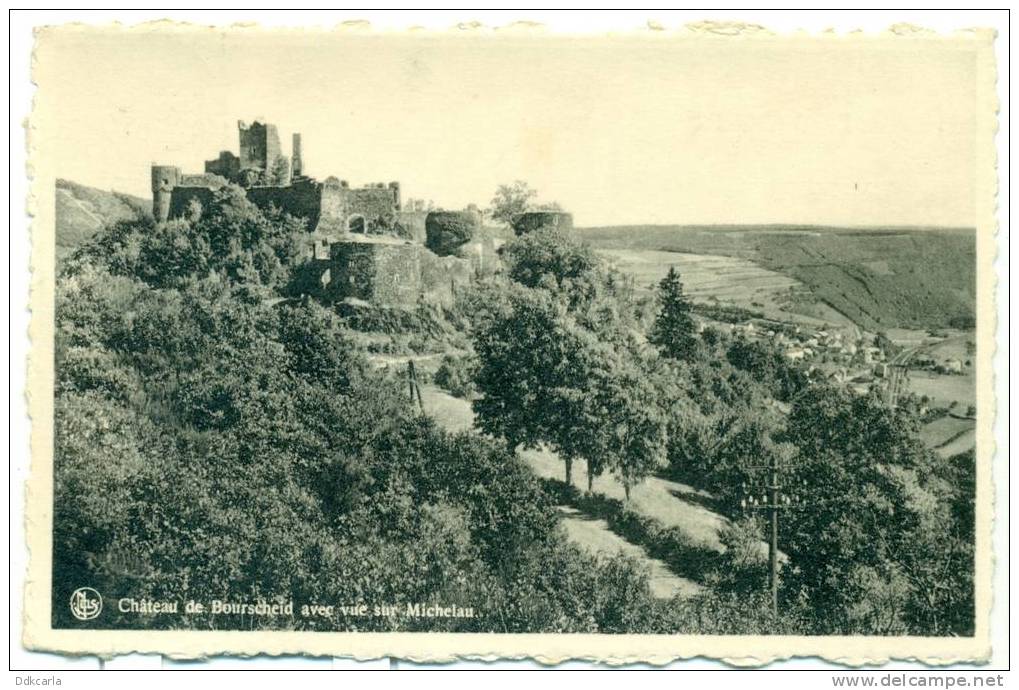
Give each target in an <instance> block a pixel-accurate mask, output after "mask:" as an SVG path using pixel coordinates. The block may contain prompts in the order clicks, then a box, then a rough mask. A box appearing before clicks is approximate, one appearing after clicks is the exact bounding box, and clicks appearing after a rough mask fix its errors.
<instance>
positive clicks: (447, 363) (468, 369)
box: [435, 355, 478, 399]
mask: <svg viewBox="0 0 1019 690" xmlns="http://www.w3.org/2000/svg"><path fill="white" fill-rule="evenodd" d="M477 371H478V360H477V358H476V357H474V356H457V355H445V356H444V357H443V358H442V363H441V364H440V365H439V368H438V370H437V371H436V372H435V383H436V384H438V385H439V386H441V387H442V388H444V389H445V390H447V391H449V393H450V394H451V395H455V396H456V397H458V398H466V399H469V398H470V397H471V396H472V395H473V394H474V392H475V391H476V390H477V389H476V386H475V385H474V376H475V374H477Z"/></svg>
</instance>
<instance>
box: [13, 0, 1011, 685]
mask: <svg viewBox="0 0 1019 690" xmlns="http://www.w3.org/2000/svg"><path fill="white" fill-rule="evenodd" d="M111 29H112V30H118V31H124V32H125V33H142V32H146V31H175V32H187V31H200V32H220V33H222V32H253V31H260V32H261V31H265V32H267V33H270V34H284V33H296V32H298V31H308V32H309V33H312V34H313V35H315V36H321V35H325V34H326V33H327V32H349V33H354V34H364V33H372V34H377V35H381V36H406V35H411V36H414V37H417V36H428V37H431V38H441V39H447V38H448V39H450V40H457V39H458V38H460V37H463V36H465V35H466V36H470V37H486V38H487V37H491V40H499V38H501V37H504V36H505V37H509V36H534V37H536V38H541V39H549V40H552V39H556V38H563V37H568V36H571V35H583V36H591V35H592V34H568V33H562V32H549V31H547V30H546V28H545V27H544V26H543V25H542V24H540V23H535V22H517V23H513V24H510V25H506V26H503V27H498V28H493V27H486V26H485V25H483V24H480V23H478V22H465V23H462V24H459V25H457V26H456V27H455V28H453V29H451V30H449V31H447V32H437V31H434V30H430V29H423V28H419V27H415V28H413V29H411V30H408V31H406V32H399V31H389V30H385V31H376V30H374V29H373V28H372V27H371V25H370V24H369V23H368V22H363V21H349V22H343V23H341V24H339V25H337V26H335V27H332V28H329V29H325V28H321V27H311V28H310V29H298V28H287V27H280V28H276V27H273V28H269V29H262V28H259V27H257V25H251V24H234V25H231V26H226V27H215V26H198V25H193V24H186V23H182V22H174V21H170V20H160V21H156V22H151V21H148V22H141V23H137V24H134V25H130V26H127V25H124V24H116V25H112V26H107V27H92V26H87V25H85V24H72V25H64V26H62V27H47V28H45V29H42V30H38V29H37V31H36V44H35V46H34V48H33V59H32V76H33V81H34V82H35V83H36V85H37V87H38V82H39V81H42V82H43V83H45V76H44V77H43V78H42V79H40V78H39V75H40V73H41V72H42V71H43V67H41V66H40V65H39V63H38V61H37V53H36V52H35V51H37V50H38V46H39V41H40V40H43V39H44V38H45V37H47V36H52V35H54V33H55V32H60V31H103V30H111ZM604 35H605V36H607V37H610V38H612V39H651V40H678V41H695V40H696V41H716V42H719V41H734V40H737V41H739V42H740V44H742V45H744V46H745V45H749V44H751V43H753V42H754V41H762V42H771V43H774V42H776V41H779V42H785V41H794V40H799V41H803V40H809V41H815V40H821V41H823V40H837V41H860V40H865V41H889V40H890V41H902V40H935V41H942V42H945V41H949V40H959V41H971V42H973V44H974V45H975V46H976V50H977V51H978V52H979V55H980V58H981V62H980V70H979V72H978V75H979V76H980V77H981V79H982V81H981V83H980V84H978V89H979V90H980V96H979V112H978V121H979V126H978V134H979V137H980V141H979V142H978V144H977V149H978V156H977V158H978V160H977V166H976V168H977V175H978V176H979V177H980V178H981V179H979V180H978V183H979V184H978V185H977V187H978V193H979V194H980V198H979V199H978V206H979V211H978V214H977V219H978V222H977V269H978V272H977V276H978V277H977V282H978V285H977V311H978V315H979V318H978V328H977V341H978V343H979V344H980V346H979V347H978V353H977V387H978V396H977V406H978V415H977V418H978V424H977V447H978V450H979V452H978V454H977V463H978V481H977V490H978V496H979V497H980V499H981V500H980V501H978V502H977V523H978V524H977V571H976V574H975V582H976V587H977V636H976V637H974V638H965V639H963V638H901V637H900V638H893V637H838V638H835V637H778V636H685V635H677V636H650V635H571V634H517V635H503V634H462V633H461V634H455V633H307V632H257V633H252V632H241V631H237V632H226V631H220V632H204V631H96V630H89V631H82V630H52V629H50V628H49V623H48V621H49V605H50V597H49V572H50V571H49V567H50V547H51V534H50V525H51V521H52V508H51V501H52V475H51V467H52V421H53V420H52V404H51V403H52V393H51V391H52V390H53V375H54V372H53V342H52V340H53V293H54V265H53V256H54V249H53V239H54V238H53V222H54V218H53V216H54V204H53V201H54V189H53V184H52V183H53V181H54V180H55V178H56V175H55V171H53V170H52V169H51V168H50V161H49V160H47V159H46V158H45V157H44V156H43V155H42V154H41V153H40V151H39V146H38V144H39V141H41V140H42V139H41V136H40V134H41V132H40V129H43V130H44V128H45V126H46V123H45V118H46V107H52V104H47V103H46V101H45V98H44V96H45V87H44V86H43V87H42V88H40V89H38V90H37V91H36V93H35V95H34V98H33V101H34V105H35V109H34V110H33V113H32V116H31V118H30V120H29V123H28V126H27V135H28V136H27V143H28V148H29V171H30V172H29V174H30V175H31V176H32V184H31V193H30V196H29V199H28V209H29V213H30V215H31V216H32V217H33V221H32V230H33V231H34V232H32V280H31V304H30V308H31V312H32V320H31V325H30V331H29V332H30V338H31V342H32V344H33V345H32V352H31V354H30V357H29V364H28V379H27V380H28V382H29V383H28V390H27V396H28V399H29V411H30V415H31V418H32V437H31V438H32V467H31V474H30V477H29V480H28V482H27V486H26V511H25V523H26V532H27V544H28V545H29V550H30V553H31V558H30V561H29V572H28V577H27V579H26V583H25V606H24V616H23V624H24V628H23V642H24V644H25V646H26V647H28V648H29V649H34V650H45V651H51V652H57V653H64V654H68V655H85V654H87V655H96V656H99V657H104V658H110V657H113V656H116V655H120V654H127V653H134V652H136V653H158V654H162V655H164V656H167V657H169V658H172V659H204V658H209V657H214V656H221V655H231V656H241V657H252V656H281V655H295V654H299V655H310V656H328V657H344V658H352V659H356V660H362V661H363V660H372V659H379V658H385V657H394V658H399V659H406V660H409V661H412V662H417V663H448V662H454V661H458V660H473V661H496V660H521V659H533V660H535V661H536V662H538V663H541V664H549V665H551V664H558V663H562V662H565V661H570V660H582V661H590V662H595V663H599V664H606V665H612V666H617V665H629V664H637V663H641V664H653V665H662V664H668V663H671V662H673V661H677V660H682V659H691V658H698V657H707V658H712V659H718V660H720V661H722V662H723V663H727V664H730V665H733V666H741V667H743V666H760V665H765V664H769V663H772V662H774V661H779V660H785V659H791V658H802V657H815V658H817V657H819V658H822V659H824V660H827V661H830V662H832V663H836V664H842V665H846V666H863V665H879V664H884V663H887V662H889V661H891V660H910V661H918V662H922V663H926V664H931V665H947V664H954V663H959V662H981V661H986V660H987V659H989V657H990V653H991V647H990V630H989V613H990V608H991V603H992V592H991V576H992V571H993V560H992V559H993V554H992V553H991V549H990V538H991V526H992V515H993V509H994V508H993V497H994V491H993V486H992V475H991V468H992V464H991V460H992V458H993V455H994V441H993V437H992V433H991V429H992V424H993V421H994V414H995V400H994V389H993V372H992V369H991V358H992V357H993V354H994V351H995V341H994V333H995V329H996V311H995V308H994V307H995V305H994V289H995V286H996V279H995V275H994V271H993V260H994V256H995V247H996V240H995V235H996V231H997V224H996V220H995V213H994V212H995V203H996V201H995V199H996V193H997V178H996V153H995V150H994V134H995V132H996V129H997V117H996V116H997V111H998V101H997V96H996V93H995V90H994V85H995V80H996V69H995V65H994V55H993V35H994V32H993V31H991V30H983V29H961V30H959V31H956V32H953V34H952V35H951V36H949V37H946V36H945V35H942V34H938V33H935V32H930V31H928V30H925V29H922V28H920V27H915V26H912V25H908V24H897V25H894V26H892V27H891V28H890V29H889V30H888V31H887V32H884V33H882V34H864V33H863V32H849V33H848V34H835V33H834V32H823V33H821V34H815V35H808V34H803V33H794V34H786V35H781V34H776V33H774V32H771V31H769V30H767V29H766V28H764V27H762V26H760V25H756V24H747V23H740V22H710V21H706V22H696V23H691V24H687V25H686V26H684V27H681V28H679V29H675V30H669V29H665V28H663V27H662V26H661V25H660V24H658V23H655V22H651V21H649V22H648V25H647V27H646V28H645V29H643V30H631V31H622V32H618V33H616V32H613V33H612V34H604Z"/></svg>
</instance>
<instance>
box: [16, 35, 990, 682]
mask: <svg viewBox="0 0 1019 690" xmlns="http://www.w3.org/2000/svg"><path fill="white" fill-rule="evenodd" d="M722 29H725V27H711V26H707V27H702V28H701V29H699V30H694V29H690V30H688V31H686V32H685V33H682V34H675V35H673V34H669V33H663V32H660V31H659V32H653V31H647V32H645V34H640V35H637V34H634V33H625V32H622V33H619V34H617V35H573V36H562V35H553V34H541V33H540V32H535V31H533V30H527V29H526V27H524V28H520V29H517V30H512V29H511V30H506V31H485V30H483V29H476V30H467V29H465V30H462V31H460V32H459V33H457V32H451V33H432V32H427V31H424V32H420V33H415V32H407V33H397V32H393V33H385V32H373V31H371V30H356V29H346V30H345V29H342V28H341V29H337V30H324V29H311V28H309V29H307V30H290V29H280V30H269V29H259V28H257V27H252V26H234V27H214V26H205V27H202V26H195V25H177V24H174V23H171V22H166V23H154V24H142V25H137V26H133V27H132V26H125V25H120V26H115V25H103V26H100V25H88V24H73V25H72V24H65V25H56V26H49V27H45V28H39V29H37V30H36V37H35V41H36V42H35V47H34V49H35V52H34V56H33V81H34V82H35V84H36V85H37V89H38V90H37V92H36V94H35V101H34V111H33V114H32V116H31V118H30V121H29V124H28V130H27V131H28V138H29V144H30V151H29V155H30V160H31V161H32V166H33V167H32V178H33V181H32V185H33V187H32V189H33V194H34V197H33V198H34V205H35V211H34V218H33V221H32V222H33V229H32V232H33V251H34V256H33V262H34V263H33V266H34V272H33V277H32V280H33V296H32V299H33V314H32V329H33V331H32V333H33V335H32V354H31V362H30V365H29V366H30V369H29V376H30V381H29V385H30V390H29V403H30V409H31V412H32V419H33V430H32V433H33V450H32V468H33V469H32V477H31V479H30V480H29V496H30V498H29V501H28V508H27V510H28V511H29V515H30V516H31V515H35V516H37V518H38V519H36V520H34V521H32V524H31V525H30V531H29V538H30V540H31V544H32V547H33V548H32V549H31V551H32V554H31V557H32V561H31V565H30V573H31V574H32V576H31V577H30V580H29V589H28V593H27V595H26V596H27V598H26V602H25V607H26V629H27V631H26V637H25V640H26V644H27V645H28V646H29V647H30V648H35V649H40V650H43V651H45V650H52V651H55V652H65V653H88V652H89V651H90V650H96V649H102V650H107V651H110V652H123V651H147V652H152V653H159V652H167V653H171V652H172V653H175V654H177V655H179V656H183V657H187V656H189V655H191V654H192V652H194V655H195V656H200V655H202V654H206V653H209V652H210V651H213V652H215V653H227V654H229V653H234V652H236V653H244V654H252V653H263V652H264V653H278V650H280V649H285V650H287V651H288V652H290V653H308V654H323V653H328V654H332V655H335V656H342V655H344V654H347V653H354V652H356V653H358V654H364V655H370V654H376V653H380V654H383V655H384V654H386V653H396V651H397V650H404V652H405V653H408V654H410V653H411V652H413V653H414V654H416V655H417V656H418V657H420V658H426V659H427V658H431V657H434V658H439V657H440V656H441V655H442V654H448V653H452V654H457V653H461V652H462V653H472V652H480V651H486V652H487V651H490V650H491V651H494V652H496V653H502V651H503V650H505V653H506V654H518V655H525V656H540V655H543V654H546V651H544V650H545V648H544V647H543V644H545V643H543V642H542V640H543V639H553V638H546V637H545V636H553V635H554V636H555V638H554V639H557V640H562V644H563V645H564V646H563V647H561V648H558V647H554V646H553V647H549V648H548V649H549V650H550V651H548V652H547V655H548V657H549V658H551V659H566V658H573V657H584V658H595V659H597V658H607V659H613V658H617V659H623V658H626V659H631V658H635V659H638V660H640V659H644V660H649V661H653V662H654V661H656V660H657V661H659V662H660V661H662V660H666V659H672V658H679V657H683V656H691V655H692V654H698V655H701V656H706V657H736V656H747V657H751V656H757V657H758V658H763V659H766V658H774V656H775V655H786V656H788V655H795V654H799V653H810V654H812V655H817V656H821V657H824V658H848V659H887V658H896V657H899V658H907V657H908V658H913V659H924V658H931V659H933V660H934V663H937V662H938V659H944V660H953V659H969V660H974V661H976V660H979V659H981V658H986V655H987V654H988V653H989V652H988V650H989V642H988V640H989V633H988V615H989V611H990V601H991V591H990V581H991V580H990V578H991V568H992V555H991V553H990V546H989V539H990V534H991V532H990V529H991V528H990V525H991V520H992V514H993V506H992V500H991V497H992V492H993V488H992V482H991V477H990V474H989V473H990V468H991V457H992V455H993V453H994V444H993V441H992V439H991V421H992V418H993V415H994V410H995V400H994V390H993V388H992V385H991V381H992V370H991V356H992V354H993V350H994V341H993V337H994V335H993V333H994V328H995V311H994V293H993V289H994V288H993V274H992V273H991V271H990V266H991V257H992V256H993V253H994V251H995V250H994V235H993V233H994V220H993V218H994V216H993V213H994V204H995V201H994V194H995V190H994V179H995V178H994V174H995V173H994V161H993V150H992V145H993V136H994V127H995V108H996V106H995V101H994V94H993V84H994V78H995V73H994V70H995V66H994V60H993V52H992V50H991V47H992V44H993V40H994V36H993V31H984V30H973V31H970V32H966V33H959V34H957V35H952V36H945V35H941V34H927V33H922V32H916V33H910V32H907V31H900V32H897V33H896V32H891V33H888V34H886V35H884V36H881V37H879V38H876V37H869V38H868V37H856V38H853V37H850V36H845V35H843V36H822V35H799V36H777V35H775V34H771V33H769V32H766V31H763V30H762V31H760V32H758V31H753V30H748V29H746V28H744V29H743V30H742V31H739V32H733V31H729V30H722ZM33 529H34V530H35V531H34V532H33V531H32V530H33ZM234 633H244V635H238V636H231V635H232V634H234ZM337 633H343V634H345V635H342V636H333V634H337ZM419 633H429V634H434V635H418V634H419ZM191 634H194V636H193V637H189V635H191ZM207 634H215V635H217V636H212V637H202V636H201V635H207ZM486 636H497V637H495V638H492V639H494V640H497V641H494V642H491V643H487V642H485V640H486V639H489V638H488V637H486ZM208 640H215V642H214V643H213V642H207V641H208ZM283 640H285V642H284V641H283ZM432 640H434V646H432V645H433V642H432ZM741 640H742V641H741ZM681 641H682V642H681ZM362 643H363V644H364V645H367V646H365V647H359V646H358V645H360V644H362ZM755 645H760V646H755ZM824 645H827V646H824ZM758 649H759V650H763V651H760V652H759V653H758V652H755V651H754V650H758ZM358 650H361V651H358ZM553 650H561V651H553ZM733 650H736V651H733ZM742 650H745V652H746V653H745V654H743V653H742Z"/></svg>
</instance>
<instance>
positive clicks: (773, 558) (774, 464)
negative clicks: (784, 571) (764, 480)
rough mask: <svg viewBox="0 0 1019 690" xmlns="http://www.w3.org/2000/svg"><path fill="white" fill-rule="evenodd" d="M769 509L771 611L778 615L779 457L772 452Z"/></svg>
mask: <svg viewBox="0 0 1019 690" xmlns="http://www.w3.org/2000/svg"><path fill="white" fill-rule="evenodd" d="M768 464H769V465H770V469H769V470H768V494H769V495H768V504H769V505H770V507H771V510H769V511H768V513H769V514H770V517H771V540H770V541H769V542H768V566H769V572H770V573H771V612H772V613H774V614H775V615H776V616H777V615H778V489H779V487H778V458H776V457H775V454H774V453H772V454H771V462H769V463H768Z"/></svg>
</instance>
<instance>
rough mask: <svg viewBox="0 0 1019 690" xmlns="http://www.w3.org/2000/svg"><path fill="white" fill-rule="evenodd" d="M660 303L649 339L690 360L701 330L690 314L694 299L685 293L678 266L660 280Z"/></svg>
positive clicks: (673, 355)
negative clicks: (698, 332)
mask: <svg viewBox="0 0 1019 690" xmlns="http://www.w3.org/2000/svg"><path fill="white" fill-rule="evenodd" d="M658 303H659V304H660V305H661V308H660V310H659V312H658V316H656V317H655V323H654V325H653V326H652V328H651V333H650V335H649V336H648V340H649V341H650V342H651V343H652V344H653V345H657V346H658V347H659V348H660V349H661V351H662V354H663V355H665V356H666V357H671V358H673V359H680V360H687V361H689V360H690V359H692V358H693V356H694V353H695V352H696V348H697V339H696V337H695V333H696V330H697V329H696V326H695V325H694V321H693V318H692V317H691V316H690V301H689V300H688V299H687V298H686V295H684V294H683V283H681V282H680V280H679V272H678V271H677V270H676V268H675V267H672V268H670V269H669V273H668V274H667V275H666V276H665V277H664V278H662V280H661V282H660V283H658Z"/></svg>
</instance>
